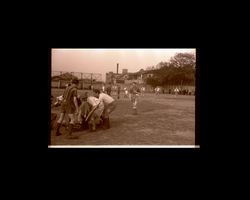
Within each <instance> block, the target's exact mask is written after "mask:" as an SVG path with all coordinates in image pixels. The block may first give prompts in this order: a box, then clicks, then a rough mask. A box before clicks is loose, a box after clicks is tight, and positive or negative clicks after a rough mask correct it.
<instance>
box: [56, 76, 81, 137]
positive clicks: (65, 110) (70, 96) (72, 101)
mask: <svg viewBox="0 0 250 200" xmlns="http://www.w3.org/2000/svg"><path fill="white" fill-rule="evenodd" d="M78 84H79V80H78V79H73V80H72V81H71V85H70V86H69V87H67V88H66V89H65V91H64V93H63V100H62V104H61V111H60V117H59V119H58V121H57V126H56V136H59V135H62V134H61V133H60V127H61V125H62V122H63V119H64V117H65V115H66V114H67V115H68V117H69V119H70V123H69V128H68V133H67V135H66V138H68V139H76V138H77V137H74V136H72V129H73V126H74V124H75V115H74V114H75V113H78V110H79V108H78V102H77V86H78Z"/></svg>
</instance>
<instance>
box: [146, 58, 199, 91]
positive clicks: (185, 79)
mask: <svg viewBox="0 0 250 200" xmlns="http://www.w3.org/2000/svg"><path fill="white" fill-rule="evenodd" d="M195 66H196V59H195V55H194V54H192V53H178V54H176V55H175V56H174V57H171V58H170V61H169V62H160V63H159V64H157V65H156V67H148V68H147V71H149V72H150V73H152V74H153V76H152V77H148V78H146V83H147V84H149V85H151V86H153V87H156V86H169V85H195Z"/></svg>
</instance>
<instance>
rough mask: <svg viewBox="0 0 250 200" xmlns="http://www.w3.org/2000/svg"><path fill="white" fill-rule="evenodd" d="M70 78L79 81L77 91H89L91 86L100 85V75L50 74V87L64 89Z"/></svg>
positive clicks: (76, 73)
mask: <svg viewBox="0 0 250 200" xmlns="http://www.w3.org/2000/svg"><path fill="white" fill-rule="evenodd" d="M72 78H77V79H78V80H79V89H89V88H90V87H91V86H96V85H101V84H102V74H98V73H83V72H66V71H52V72H51V87H54V88H65V87H66V84H68V83H69V82H70V80H71V79H72Z"/></svg>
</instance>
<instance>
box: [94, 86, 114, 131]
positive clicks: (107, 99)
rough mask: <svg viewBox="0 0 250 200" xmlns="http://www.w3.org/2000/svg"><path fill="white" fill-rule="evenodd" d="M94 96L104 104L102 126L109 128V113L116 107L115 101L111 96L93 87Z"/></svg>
mask: <svg viewBox="0 0 250 200" xmlns="http://www.w3.org/2000/svg"><path fill="white" fill-rule="evenodd" d="M94 96H95V97H97V98H98V99H99V100H100V101H101V102H103V104H104V111H103V124H104V126H103V128H104V129H107V128H110V123H109V115H110V113H111V112H113V111H114V109H115V108H116V101H115V100H114V99H113V98H112V97H111V96H109V95H108V94H105V93H103V92H100V90H98V89H94Z"/></svg>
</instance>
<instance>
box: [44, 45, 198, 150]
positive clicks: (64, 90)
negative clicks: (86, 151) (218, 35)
mask: <svg viewBox="0 0 250 200" xmlns="http://www.w3.org/2000/svg"><path fill="white" fill-rule="evenodd" d="M196 53H197V52H196V49H195V48H182V49H181V48H176V49H174V48H161V49H157V48H148V49H145V48H144V49H139V48H138V49H136V48H133V49H132V48H131V49H129V48H126V49H125V48H124V49H123V48H119V49H118V48H117V49H111V48H96V49H92V48H86V49H85V48H82V49H81V48H76V49H69V48H65V49H63V48H51V55H50V56H51V58H50V59H51V66H50V70H51V71H50V72H51V75H50V78H51V80H50V82H51V85H50V88H49V90H50V100H51V102H50V107H49V110H50V114H51V121H50V123H49V124H50V127H49V128H50V131H49V144H48V147H49V148H67V147H71V148H113V147H115V148H119V147H120V148H199V147H200V146H199V144H197V140H196V137H197V132H196V129H195V110H196V107H195V105H196V102H195V96H196V69H197V66H196V63H197V62H196V58H197V56H196Z"/></svg>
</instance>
